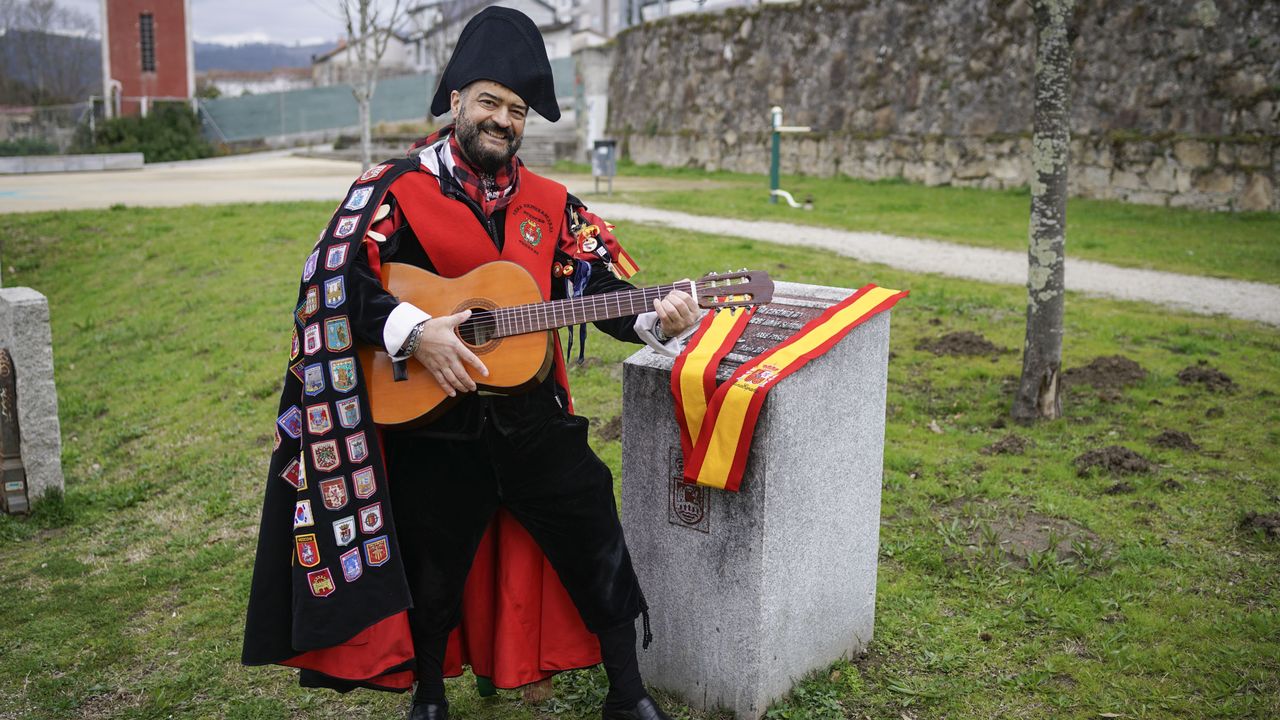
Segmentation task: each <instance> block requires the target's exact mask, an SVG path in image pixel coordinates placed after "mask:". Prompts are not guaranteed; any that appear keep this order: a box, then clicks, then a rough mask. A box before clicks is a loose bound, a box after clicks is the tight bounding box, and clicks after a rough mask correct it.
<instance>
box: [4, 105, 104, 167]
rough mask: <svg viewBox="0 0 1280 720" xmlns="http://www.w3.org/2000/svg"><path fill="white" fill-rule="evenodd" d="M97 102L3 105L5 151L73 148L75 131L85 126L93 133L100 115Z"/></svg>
mask: <svg viewBox="0 0 1280 720" xmlns="http://www.w3.org/2000/svg"><path fill="white" fill-rule="evenodd" d="M94 113H95V103H93V102H82V103H75V104H72V105H43V106H38V107H0V144H3V145H5V146H6V150H7V151H6V152H4V153H2V154H15V155H16V154H53V153H68V152H71V151H72V150H73V149H74V145H75V141H76V133H77V131H79V130H80V129H81V128H82V127H83V128H84V132H86V133H91V131H92V129H93V125H94V123H95V122H96V121H97V118H96V117H95V115H94Z"/></svg>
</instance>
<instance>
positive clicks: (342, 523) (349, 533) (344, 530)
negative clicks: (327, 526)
mask: <svg viewBox="0 0 1280 720" xmlns="http://www.w3.org/2000/svg"><path fill="white" fill-rule="evenodd" d="M355 539H356V516H355V515H348V516H346V517H344V518H342V519H341V520H334V521H333V542H334V543H336V544H337V545H338V547H346V546H348V545H350V544H351V541H352V540H355Z"/></svg>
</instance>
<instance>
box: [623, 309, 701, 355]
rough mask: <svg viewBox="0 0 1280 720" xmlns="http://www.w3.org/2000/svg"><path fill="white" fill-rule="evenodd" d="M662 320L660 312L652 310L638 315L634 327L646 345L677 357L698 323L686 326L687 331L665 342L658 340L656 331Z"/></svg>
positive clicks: (658, 351)
mask: <svg viewBox="0 0 1280 720" xmlns="http://www.w3.org/2000/svg"><path fill="white" fill-rule="evenodd" d="M660 322H662V321H661V320H659V319H658V313H656V312H654V311H652V310H650V311H649V312H646V313H640V314H639V315H637V316H636V322H635V325H633V327H634V328H635V329H636V335H639V336H640V339H641V340H643V341H644V344H645V345H648V346H649V347H651V348H653V351H654V352H657V353H662V354H663V355H666V356H667V357H676V356H678V355H679V354H680V351H681V350H683V349H684V341H685V339H686V338H688V337H689V336H690V335H692V334H693V332H694V331H695V330H697V329H698V323H696V322H695V323H694V324H692V325H690V326H689V327H687V328H685V331H684V332H682V333H680V334H679V335H677V336H675V337H673V338H669V339H668V340H667V341H666V342H665V343H661V342H658V336H657V335H656V334H655V333H654V331H655V330H656V329H657V327H658V324H659V323H660Z"/></svg>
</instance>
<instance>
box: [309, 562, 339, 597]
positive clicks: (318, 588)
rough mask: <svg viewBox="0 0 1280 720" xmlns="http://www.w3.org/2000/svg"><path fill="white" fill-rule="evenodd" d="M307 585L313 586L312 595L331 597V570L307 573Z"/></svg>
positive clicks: (325, 569) (332, 588)
mask: <svg viewBox="0 0 1280 720" xmlns="http://www.w3.org/2000/svg"><path fill="white" fill-rule="evenodd" d="M307 584H308V585H310V586H311V594H312V595H315V596H316V597H329V596H330V595H332V594H333V591H334V587H333V575H332V574H330V572H329V568H324V569H322V570H316V571H314V572H309V573H307Z"/></svg>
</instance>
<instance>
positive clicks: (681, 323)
mask: <svg viewBox="0 0 1280 720" xmlns="http://www.w3.org/2000/svg"><path fill="white" fill-rule="evenodd" d="M682 282H687V283H689V286H690V287H692V286H693V283H691V282H689V281H688V280H683V281H682ZM653 309H654V311H655V312H657V313H658V321H659V322H658V326H659V328H660V329H661V331H662V334H663V335H664V336H666V337H668V338H673V337H676V336H677V335H679V334H680V333H682V332H684V331H685V330H686V329H688V328H689V326H690V325H693V324H694V323H696V322H698V315H699V314H700V313H701V310H699V309H698V301H697V300H694V299H693V296H692V295H690V294H689V293H687V292H685V291H683V290H672V291H671V292H669V293H667V296H666V297H664V298H662V299H660V300H654V301H653Z"/></svg>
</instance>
